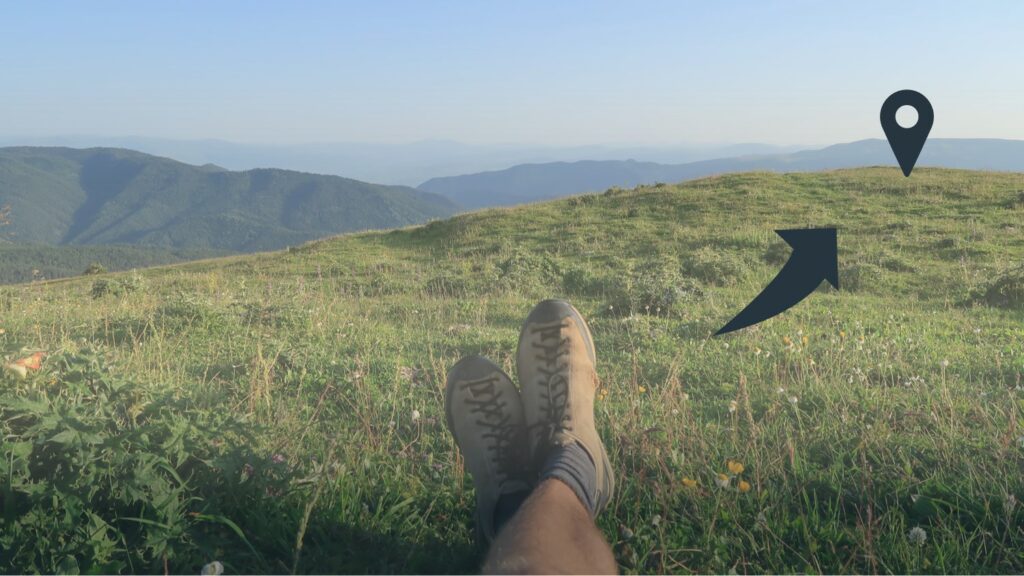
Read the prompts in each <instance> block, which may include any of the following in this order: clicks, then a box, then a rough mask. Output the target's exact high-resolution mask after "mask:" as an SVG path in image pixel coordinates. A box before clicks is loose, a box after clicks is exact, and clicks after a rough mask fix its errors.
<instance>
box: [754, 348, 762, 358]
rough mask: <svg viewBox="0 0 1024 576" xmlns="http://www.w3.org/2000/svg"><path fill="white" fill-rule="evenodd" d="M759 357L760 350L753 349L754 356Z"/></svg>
mask: <svg viewBox="0 0 1024 576" xmlns="http://www.w3.org/2000/svg"><path fill="white" fill-rule="evenodd" d="M760 355H761V349H760V348H754V356H760Z"/></svg>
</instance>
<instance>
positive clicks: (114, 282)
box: [90, 272, 146, 298]
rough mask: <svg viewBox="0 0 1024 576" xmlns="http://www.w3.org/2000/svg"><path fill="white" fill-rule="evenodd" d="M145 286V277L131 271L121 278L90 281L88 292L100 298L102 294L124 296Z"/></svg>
mask: <svg viewBox="0 0 1024 576" xmlns="http://www.w3.org/2000/svg"><path fill="white" fill-rule="evenodd" d="M145 286H146V279H145V278H143V277H142V276H141V275H139V274H138V273H137V272H132V273H131V275H129V276H122V277H121V278H116V279H110V278H100V279H97V280H96V281H94V282H93V283H92V289H91V290H90V294H92V297H93V298H102V297H104V296H124V295H125V294H131V293H132V292H137V291H139V290H141V289H143V288H145Z"/></svg>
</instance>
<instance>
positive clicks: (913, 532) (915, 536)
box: [907, 526, 928, 546]
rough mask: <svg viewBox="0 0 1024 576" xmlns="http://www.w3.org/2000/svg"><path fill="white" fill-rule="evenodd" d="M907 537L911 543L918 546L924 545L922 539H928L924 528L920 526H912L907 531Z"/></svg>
mask: <svg viewBox="0 0 1024 576" xmlns="http://www.w3.org/2000/svg"><path fill="white" fill-rule="evenodd" d="M907 538H908V539H909V540H910V543H911V544H917V545H918V546H924V541H925V540H927V539H928V533H927V532H925V531H924V528H921V527H920V526H914V527H913V528H911V529H910V532H909V533H907Z"/></svg>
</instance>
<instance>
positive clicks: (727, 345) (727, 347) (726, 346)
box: [723, 342, 729, 350]
mask: <svg viewBox="0 0 1024 576" xmlns="http://www.w3.org/2000/svg"><path fill="white" fill-rule="evenodd" d="M723 346H725V349H726V350H728V349H729V343H728V342H726V343H725V344H723Z"/></svg>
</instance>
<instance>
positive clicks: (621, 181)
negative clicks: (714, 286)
mask: <svg viewBox="0 0 1024 576" xmlns="http://www.w3.org/2000/svg"><path fill="white" fill-rule="evenodd" d="M879 165H885V166H887V165H892V166H896V159H895V158H894V157H893V154H892V150H891V149H890V148H889V144H888V142H886V141H885V140H860V141H857V142H851V143H848V144H836V145H834V146H829V147H827V148H822V149H820V150H803V151H799V152H791V153H785V154H761V155H747V156H737V157H732V158H720V159H715V160H703V161H699V162H690V163H685V164H658V163H654V162H636V161H633V160H607V161H581V162H551V163H544V164H522V165H518V166H513V167H511V168H508V169H505V170H498V171H494V172H480V173H476V174H467V175H464V176H449V177H442V178H433V179H430V180H427V181H426V182H424V183H423V184H421V185H420V186H419V189H420V190H422V191H425V192H432V193H435V194H440V195H443V196H446V197H448V198H450V199H451V200H453V201H454V202H456V203H457V204H459V205H460V206H463V207H465V208H469V209H474V208H483V207H487V206H508V205H514V204H523V203H526V202H535V201H538V200H545V199H549V198H557V197H560V196H567V195H571V194H580V193H583V192H594V191H602V190H605V189H608V188H611V187H614V186H619V187H633V186H637V185H640V184H653V183H656V182H678V181H681V180H690V179H693V178H701V177H704V176H711V175H714V174H722V173H727V172H745V171H751V170H768V171H774V172H784V171H785V172H807V171H816V170H828V169H836V168H854V167H860V166H879ZM917 165H918V166H941V167H945V168H966V169H974V170H1000V171H1012V172H1019V171H1024V141H1021V140H997V139H950V138H935V139H930V140H928V142H927V143H926V144H925V147H924V150H923V151H922V153H921V158H920V160H919V161H918V163H917Z"/></svg>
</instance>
